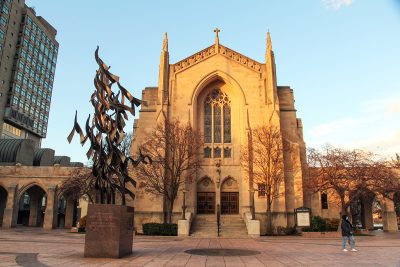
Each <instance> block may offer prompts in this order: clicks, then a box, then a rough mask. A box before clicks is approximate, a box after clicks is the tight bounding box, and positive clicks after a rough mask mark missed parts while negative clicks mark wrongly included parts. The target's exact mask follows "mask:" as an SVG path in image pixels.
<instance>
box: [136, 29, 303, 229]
mask: <svg viewBox="0 0 400 267" xmlns="http://www.w3.org/2000/svg"><path fill="white" fill-rule="evenodd" d="M215 32H216V37H215V42H214V44H212V45H211V46H209V47H207V48H205V49H203V50H201V51H199V52H197V53H195V54H193V55H191V56H189V57H187V58H185V59H183V60H180V61H178V62H176V63H174V64H173V63H170V60H169V51H168V39H167V36H166V35H165V38H164V43H163V49H162V52H161V57H160V65H159V81H158V87H147V88H145V89H144V90H143V92H142V100H143V104H142V106H141V110H140V115H139V119H138V120H137V121H135V125H134V138H133V142H132V153H133V154H134V153H136V149H137V147H138V145H140V144H141V143H142V142H143V141H144V140H145V138H146V136H147V135H148V134H149V133H150V132H151V131H152V130H153V129H154V126H155V125H156V124H157V123H159V122H161V121H162V120H163V119H164V118H165V117H166V118H167V119H170V120H172V119H179V120H180V121H181V122H183V123H190V124H191V126H192V127H193V128H194V129H195V130H197V131H198V132H200V133H201V135H202V138H204V150H203V155H202V156H203V160H202V168H201V171H199V173H198V174H197V177H196V181H195V182H194V183H191V184H190V185H188V186H187V188H185V190H186V191H187V194H186V205H187V210H188V211H190V212H191V213H192V214H193V215H194V216H195V217H194V220H196V216H197V215H200V214H211V215H212V214H216V212H217V207H218V205H219V206H220V207H221V214H222V215H224V214H227V215H234V214H237V215H238V216H241V217H243V216H244V214H245V213H246V212H249V210H250V197H249V189H250V188H249V182H248V180H247V179H246V178H245V176H246V175H245V170H243V169H242V167H241V165H240V153H241V146H242V145H243V144H244V142H247V135H248V131H249V130H251V129H254V128H256V127H258V126H262V125H273V126H275V127H278V128H279V129H280V131H281V133H284V134H285V138H287V139H288V140H287V141H289V142H290V144H291V145H292V147H293V148H294V149H291V150H290V152H285V154H284V166H285V170H284V176H285V177H284V181H283V182H282V187H281V188H282V195H281V196H280V197H279V198H278V199H276V200H275V201H274V203H273V207H272V212H273V215H274V217H273V220H274V225H275V227H276V226H283V227H287V226H294V224H295V222H294V209H295V208H298V207H302V206H305V205H307V204H308V205H307V206H309V204H310V203H306V202H307V201H305V198H304V196H303V186H302V184H303V179H304V177H305V173H306V172H305V170H306V169H305V167H306V165H305V164H306V156H305V143H304V140H303V133H302V122H301V119H299V118H297V115H296V109H295V107H294V95H293V90H292V89H291V88H290V87H289V86H278V85H277V78H276V67H275V59H274V53H273V50H272V41H271V38H270V35H269V33H268V36H267V45H266V53H265V63H261V62H257V61H255V60H253V59H251V58H248V57H246V56H244V55H242V54H240V53H238V52H236V51H234V50H232V49H230V48H228V47H226V46H224V45H222V44H220V42H219V36H218V32H219V30H218V29H216V30H215ZM138 179H139V180H140V179H141V178H140V177H138ZM255 189H257V185H255ZM137 196H138V197H137V198H136V199H135V202H134V203H133V205H134V206H135V216H136V219H135V224H136V227H137V229H140V228H141V224H143V223H146V222H154V221H161V218H162V197H157V196H153V195H149V194H143V193H141V194H137ZM182 196H183V194H182V193H179V196H178V199H177V201H176V203H175V205H174V212H176V216H175V219H178V218H179V217H178V216H180V215H179V214H180V212H181V210H182V209H181V207H182V198H183V197H182ZM255 210H256V216H257V219H259V220H260V224H261V232H263V231H265V229H263V227H264V225H265V223H264V222H265V214H266V199H265V195H263V192H262V189H261V190H260V191H258V192H256V194H255Z"/></svg>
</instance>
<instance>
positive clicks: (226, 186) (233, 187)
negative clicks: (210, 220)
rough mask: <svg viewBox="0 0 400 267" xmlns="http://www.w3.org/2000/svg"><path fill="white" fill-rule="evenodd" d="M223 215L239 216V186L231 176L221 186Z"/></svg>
mask: <svg viewBox="0 0 400 267" xmlns="http://www.w3.org/2000/svg"><path fill="white" fill-rule="evenodd" d="M221 214H239V186H238V183H237V181H236V180H235V179H233V178H232V177H230V176H228V177H226V178H225V180H224V181H223V182H222V185H221Z"/></svg>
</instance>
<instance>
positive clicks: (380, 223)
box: [351, 192, 398, 231]
mask: <svg viewBox="0 0 400 267" xmlns="http://www.w3.org/2000/svg"><path fill="white" fill-rule="evenodd" d="M351 213H352V219H353V224H354V225H355V226H358V227H360V228H363V229H367V230H374V229H375V230H376V229H383V230H384V231H396V230H397V229H398V225H397V216H396V211H395V203H394V202H393V201H392V200H390V199H388V198H386V197H383V196H381V195H380V194H374V193H373V192H370V193H369V194H367V195H365V196H363V197H361V198H360V199H358V200H357V201H354V203H352V205H351Z"/></svg>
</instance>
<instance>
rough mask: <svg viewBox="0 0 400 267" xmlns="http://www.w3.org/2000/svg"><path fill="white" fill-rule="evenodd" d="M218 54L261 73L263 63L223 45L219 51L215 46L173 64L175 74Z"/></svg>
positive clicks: (219, 47)
mask: <svg viewBox="0 0 400 267" xmlns="http://www.w3.org/2000/svg"><path fill="white" fill-rule="evenodd" d="M216 53H218V54H221V55H223V56H225V57H227V58H230V59H232V60H234V61H236V62H238V63H240V64H241V65H243V66H245V67H247V68H249V69H252V70H254V71H256V72H260V73H261V65H262V64H261V63H259V62H257V61H255V60H253V59H251V58H248V57H246V56H244V55H242V54H240V53H238V52H236V51H233V50H232V49H229V48H227V47H225V46H223V45H219V46H218V51H216V48H215V46H214V45H212V46H209V47H207V48H206V49H204V50H201V51H200V52H197V53H196V54H194V55H192V56H190V57H187V58H185V59H183V60H181V61H178V62H177V63H175V64H173V70H174V71H175V72H180V71H183V70H185V69H187V68H189V67H191V66H193V65H195V64H197V63H199V62H201V61H204V60H206V59H207V58H209V57H211V56H212V55H215V54H216Z"/></svg>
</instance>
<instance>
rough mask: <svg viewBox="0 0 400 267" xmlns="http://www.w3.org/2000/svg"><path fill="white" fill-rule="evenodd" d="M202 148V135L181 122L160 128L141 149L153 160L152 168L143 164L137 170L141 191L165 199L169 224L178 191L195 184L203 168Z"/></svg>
mask: <svg viewBox="0 0 400 267" xmlns="http://www.w3.org/2000/svg"><path fill="white" fill-rule="evenodd" d="M202 147H203V143H202V138H201V137H200V135H199V134H198V133H197V132H195V131H194V130H193V129H192V127H191V126H190V125H189V124H182V123H180V121H179V120H173V121H165V122H164V123H160V124H158V125H157V126H156V128H155V129H154V131H153V132H152V133H151V134H150V135H149V136H148V138H147V139H146V140H145V142H144V143H143V144H142V145H141V146H140V150H141V151H142V152H143V153H144V154H146V155H149V156H150V157H151V158H152V159H153V164H151V165H150V164H148V165H144V164H142V165H139V166H138V167H137V169H136V170H135V171H136V172H137V177H138V178H139V179H140V183H139V187H140V188H143V189H144V190H145V191H147V192H149V193H152V194H155V195H161V196H163V197H164V200H165V206H164V209H165V210H164V212H166V218H164V222H166V223H171V221H172V211H173V207H174V202H175V199H176V197H177V194H178V192H179V190H182V189H184V186H185V184H187V183H191V182H192V181H193V180H194V178H195V176H196V173H197V171H198V170H199V168H200V163H201V157H200V152H201V148H202Z"/></svg>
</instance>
